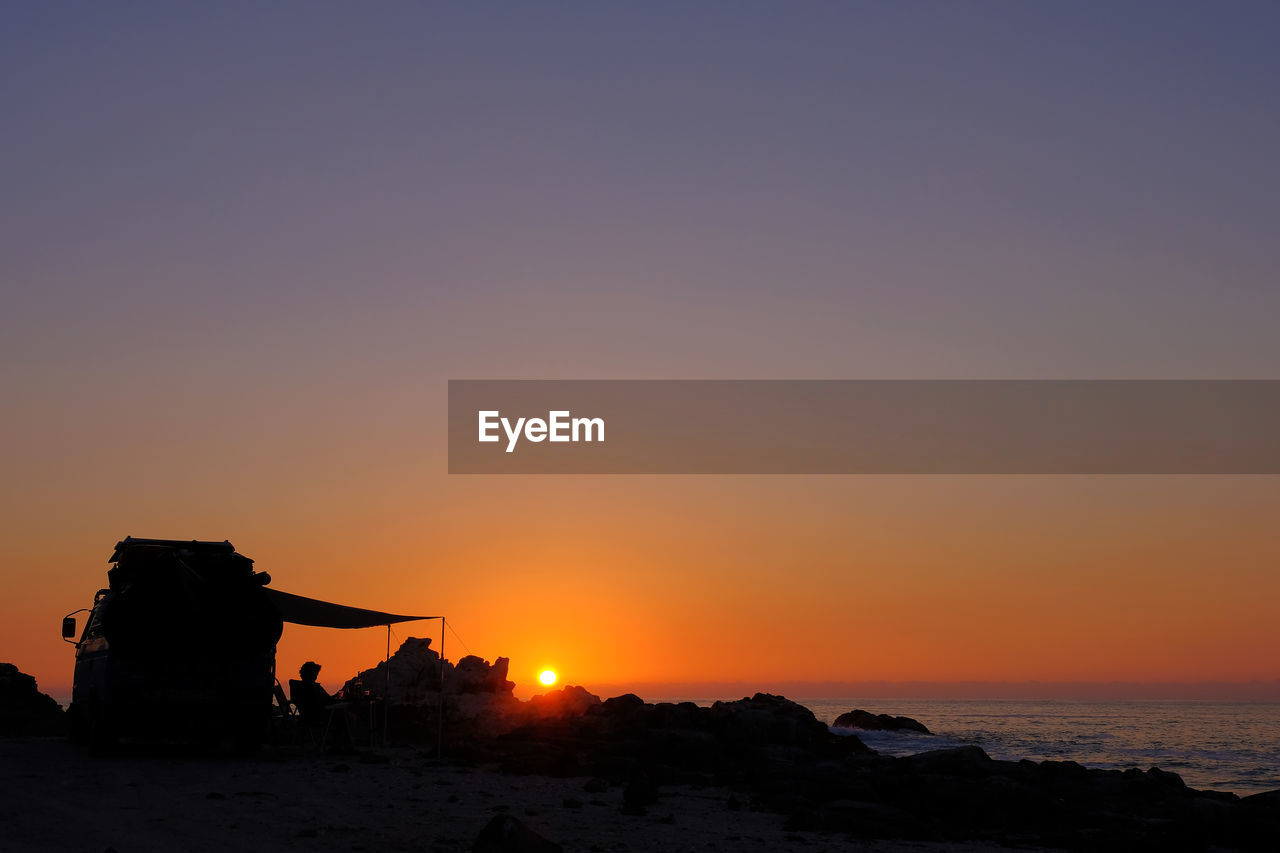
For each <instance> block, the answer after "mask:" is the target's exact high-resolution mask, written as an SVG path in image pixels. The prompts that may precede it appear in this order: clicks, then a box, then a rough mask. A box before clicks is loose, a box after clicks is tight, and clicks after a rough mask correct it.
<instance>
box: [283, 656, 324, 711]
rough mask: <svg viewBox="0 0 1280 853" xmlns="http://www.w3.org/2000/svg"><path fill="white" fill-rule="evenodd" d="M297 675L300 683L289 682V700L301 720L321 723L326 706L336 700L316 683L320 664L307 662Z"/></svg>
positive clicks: (311, 661)
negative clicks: (291, 701)
mask: <svg viewBox="0 0 1280 853" xmlns="http://www.w3.org/2000/svg"><path fill="white" fill-rule="evenodd" d="M298 675H299V676H301V678H302V680H301V681H292V680H291V681H290V682H289V693H290V697H289V698H290V699H292V700H293V704H294V706H295V707H296V708H297V709H298V713H299V714H301V715H302V719H304V720H306V721H307V722H316V721H323V720H324V711H325V708H326V706H328V705H331V704H333V702H335V701H336V700H335V698H334V697H333V696H330V695H329V691H327V690H325V689H324V688H323V687H321V686H320V684H319V683H318V682H317V681H316V678H317V677H318V676H319V675H320V664H318V663H316V662H315V661H313V660H309V661H307V662H306V663H304V664H303V665H302V667H301V668H300V669H299V670H298Z"/></svg>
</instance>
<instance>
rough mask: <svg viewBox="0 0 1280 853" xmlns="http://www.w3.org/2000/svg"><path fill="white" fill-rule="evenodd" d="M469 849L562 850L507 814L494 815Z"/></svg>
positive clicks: (481, 852) (502, 852)
mask: <svg viewBox="0 0 1280 853" xmlns="http://www.w3.org/2000/svg"><path fill="white" fill-rule="evenodd" d="M471 849H472V851H473V853H562V851H563V850H564V848H563V847H561V846H560V845H559V844H556V843H555V842H554V841H549V840H548V839H546V838H543V837H542V836H541V835H539V834H538V833H536V832H534V831H533V830H532V829H530V828H529V827H527V826H525V825H524V823H523V822H522V821H520V820H519V819H517V818H514V817H512V816H511V815H508V814H497V815H494V816H493V819H492V820H490V821H489V822H488V823H487V824H485V827H484V829H482V830H480V834H479V835H477V836H476V840H475V841H474V842H473V843H472V845H471Z"/></svg>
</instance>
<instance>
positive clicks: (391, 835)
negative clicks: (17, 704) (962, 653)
mask: <svg viewBox="0 0 1280 853" xmlns="http://www.w3.org/2000/svg"><path fill="white" fill-rule="evenodd" d="M384 759H385V760H384ZM587 781H588V780H586V779H583V778H581V777H578V778H549V777H543V776H518V775H510V774H503V773H499V772H496V771H492V770H486V769H481V768H476V767H469V766H465V765H458V764H453V763H450V762H448V761H446V762H444V763H440V762H436V761H434V760H432V759H430V758H429V757H426V755H425V754H424V753H423V752H421V751H419V750H415V749H411V748H397V749H391V750H387V751H385V752H382V753H379V754H378V755H377V760H376V761H370V760H369V759H368V758H367V757H365V758H362V757H361V756H331V755H321V754H312V755H303V756H293V757H280V756H273V755H271V754H270V753H267V754H264V755H263V756H262V757H259V758H253V759H232V758H216V757H202V756H195V755H191V754H190V753H187V752H183V751H179V750H177V749H176V748H156V749H149V750H146V751H145V752H137V753H127V754H125V755H122V756H116V757H113V758H109V759H100V758H93V757H89V756H87V755H85V754H84V753H83V752H82V751H79V750H77V749H75V748H73V747H72V746H71V745H70V744H69V743H67V742H66V741H65V740H62V739H59V738H0V789H2V790H3V791H4V792H5V796H4V797H3V800H2V801H0V827H3V829H2V830H0V836H2V837H0V849H4V850H6V851H13V853H25V851H51V850H57V851H86V853H104V851H108V850H114V851H117V853H147V851H172V850H185V851H190V853H215V851H253V850H264V851H266V850H270V851H279V850H305V851H361V850H368V851H379V853H382V851H399V850H405V851H408V850H412V851H434V852H436V853H445V851H465V850H470V849H471V846H472V843H473V842H474V841H475V839H476V836H477V835H478V834H479V833H480V831H481V829H483V828H484V826H485V825H486V824H487V823H488V822H489V821H490V820H491V819H492V818H493V816H494V815H496V814H501V813H504V812H505V813H506V814H510V815H512V816H514V817H516V818H518V819H519V820H520V821H522V822H524V823H525V824H526V825H527V826H528V827H529V828H531V829H533V830H534V831H536V832H538V833H539V834H541V835H543V836H544V837H546V838H547V839H550V840H551V841H554V842H557V843H559V844H561V845H563V847H564V849H565V850H566V851H577V850H581V851H650V850H652V851H701V853H706V851H715V850H724V851H770V850H803V851H812V852H813V853H823V851H837V850H868V851H879V853H898V851H948V853H962V851H980V850H989V849H1008V848H992V847H986V846H982V845H971V844H956V843H916V842H897V841H893V842H889V841H853V840H850V839H848V838H846V837H845V836H843V835H839V834H831V833H816V832H792V831H788V830H787V829H786V828H785V826H784V824H785V818H784V817H783V816H782V815H778V814H774V813H770V812H757V811H752V810H750V809H749V808H747V807H746V806H745V805H739V804H738V803H737V802H736V800H733V797H734V795H733V792H731V791H730V790H728V789H726V788H718V787H696V788H695V787H688V786H680V787H676V786H673V787H671V788H666V787H664V788H663V789H662V796H661V799H660V800H659V801H658V802H657V803H656V804H654V805H652V806H650V807H649V809H648V811H647V814H645V815H629V814H624V813H623V812H622V809H621V805H622V789H621V788H620V787H616V786H613V787H609V788H607V789H605V790H602V791H601V790H596V791H594V792H593V791H589V790H587V789H586V787H585V786H586V783H587ZM596 787H599V786H596ZM734 805H737V806H738V808H733V807H732V806H734Z"/></svg>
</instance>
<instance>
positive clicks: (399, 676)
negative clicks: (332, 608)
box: [346, 637, 515, 705]
mask: <svg viewBox="0 0 1280 853" xmlns="http://www.w3.org/2000/svg"><path fill="white" fill-rule="evenodd" d="M508 665H509V661H508V660H507V659H506V658H498V659H497V660H496V661H494V662H493V663H492V664H490V663H489V662H488V661H487V660H484V659H483V658H479V657H476V656H475V655H467V656H466V657H464V658H462V660H460V661H458V663H457V664H456V665H455V664H453V663H450V662H449V661H447V660H446V661H444V671H443V672H441V662H440V655H438V654H436V652H435V650H434V649H432V648H431V640H429V639H426V638H418V637H410V638H408V639H407V640H405V641H404V642H403V643H401V644H400V648H398V649H396V652H395V654H393V655H392V656H391V658H390V659H389V660H385V661H382V662H381V663H379V664H378V665H377V666H375V667H373V668H372V669H366V670H363V671H362V672H360V673H359V674H358V675H357V676H356V677H355V678H353V679H351V681H348V682H347V684H346V686H347V688H351V687H352V686H353V683H354V682H355V681H356V680H359V681H360V682H361V684H362V685H363V687H364V689H365V690H368V691H369V692H370V693H371V694H372V695H373V696H375V697H377V698H382V697H383V696H384V695H385V696H386V697H387V698H388V699H390V701H391V704H392V705H419V704H434V703H436V702H438V701H439V696H440V690H441V685H443V688H444V692H445V694H446V695H450V694H463V693H465V694H476V693H489V694H499V695H503V694H505V695H511V691H512V690H514V689H515V683H514V682H512V681H508V680H507V667H508Z"/></svg>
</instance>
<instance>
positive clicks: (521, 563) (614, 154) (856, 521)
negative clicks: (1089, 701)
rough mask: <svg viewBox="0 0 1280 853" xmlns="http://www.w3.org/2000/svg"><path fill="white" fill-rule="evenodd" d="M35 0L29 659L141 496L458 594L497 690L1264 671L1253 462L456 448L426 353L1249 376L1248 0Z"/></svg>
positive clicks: (1259, 242) (470, 374) (13, 545)
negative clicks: (894, 459) (252, 4)
mask: <svg viewBox="0 0 1280 853" xmlns="http://www.w3.org/2000/svg"><path fill="white" fill-rule="evenodd" d="M42 6H43V4H34V5H30V4H13V5H10V6H9V7H8V8H6V9H5V10H4V11H3V12H0V40H3V44H2V45H0V56H3V57H4V59H3V66H2V69H3V74H2V75H0V110H3V114H4V115H5V116H6V120H5V131H4V137H5V146H4V147H5V149H6V156H5V158H4V161H3V163H0V185H3V186H4V187H5V191H4V193H3V196H4V198H3V200H2V201H0V216H2V219H0V225H2V226H3V227H0V288H3V294H2V295H3V303H2V304H3V308H2V310H0V399H2V400H3V418H0V423H2V425H0V430H2V431H3V436H4V441H3V450H2V451H0V453H2V454H3V456H2V457H0V458H2V459H3V465H2V469H0V470H3V490H2V491H0V537H2V539H3V543H4V560H3V567H0V589H2V591H3V592H2V594H0V660H5V661H12V662H13V663H15V664H17V665H18V666H19V668H21V669H22V670H24V671H26V672H30V673H32V674H34V675H36V676H37V678H38V679H39V682H40V684H41V687H42V688H43V689H45V690H47V691H49V692H52V693H54V694H55V695H65V694H66V693H67V692H69V682H70V679H71V671H72V648H71V646H69V645H66V644H64V643H63V642H61V641H60V639H59V636H58V628H59V624H58V623H59V620H60V618H61V617H62V616H63V614H65V613H68V612H70V611H72V610H75V609H77V608H80V607H85V606H88V605H89V604H90V602H91V600H92V596H93V592H94V591H95V590H96V589H98V588H99V587H101V586H104V585H105V581H106V575H105V572H106V569H107V564H106V559H107V557H108V556H109V555H110V553H111V550H112V546H113V545H114V543H115V542H116V541H117V540H119V539H121V538H123V537H124V536H125V535H133V536H139V537H159V538H200V539H224V538H226V539H230V540H231V541H232V542H233V543H234V544H235V545H236V546H237V548H238V549H239V550H240V551H241V552H242V553H244V554H246V555H247V556H250V557H252V558H254V559H255V560H256V561H257V566H258V568H259V569H263V570H266V571H268V572H270V573H271V575H272V577H273V586H275V587H277V588H279V589H284V590H287V591H290V592H294V593H298V594H301V595H307V596H313V597H320V598H328V599H331V600H335V601H339V602H343V603H348V604H353V605H357V606H363V607H372V608H377V609H385V610H391V611H395V612H410V613H422V614H428V615H435V614H445V615H446V616H448V617H449V619H450V621H451V624H452V625H453V626H454V627H455V629H456V631H457V632H458V634H459V635H460V637H461V638H462V640H464V641H465V643H466V646H467V648H469V649H470V651H472V652H474V653H476V654H479V655H481V656H482V657H485V658H488V659H490V660H492V659H493V658H495V657H497V656H499V655H503V656H508V657H510V658H511V660H512V677H513V678H514V680H516V681H517V682H519V684H520V692H521V694H522V695H528V693H529V692H532V691H533V690H534V683H535V676H536V673H537V672H538V671H539V670H541V669H543V668H546V667H552V668H554V669H556V670H558V671H559V672H560V674H561V677H562V681H565V682H569V683H576V684H582V685H584V686H586V687H588V688H592V689H600V690H605V689H609V690H614V689H617V690H621V689H627V688H628V687H629V686H635V685H645V689H646V690H648V691H650V692H652V691H660V692H662V693H665V695H668V696H674V695H705V691H707V690H710V689H714V688H712V687H708V686H707V685H708V684H710V683H721V684H723V683H727V682H732V683H733V684H735V685H746V686H747V687H748V689H783V688H786V689H788V690H791V689H793V688H790V687H787V685H789V684H790V683H793V682H824V683H830V682H863V681H888V682H907V681H929V682H959V681H992V682H1025V681H1040V682H1106V681H1124V682H1140V683H1150V682H1197V683H1198V682H1233V683H1245V682H1255V681H1262V682H1276V681H1277V680H1280V631H1277V630H1276V615H1275V614H1276V612H1277V609H1278V606H1280V572H1278V571H1277V566H1280V536H1277V531H1278V530H1280V478H1277V477H1264V476H1257V477H1244V476H1242V477H1176V476H1169V477H1131V476H1128V477H997V476H991V477H982V476H970V477H924V476H915V477H908V476H903V477H840V476H831V477H728V476H716V477H693V476H667V477H649V476H577V477H574V476H450V475H448V474H447V473H446V445H445V429H446V420H445V419H446V406H445V403H446V383H447V381H448V380H449V379H450V378H457V379H466V378H762V379H768V378H851V379H853V378H966V377H973V378H1019V379H1035V378H1046V379H1050V378H1099V379H1110V378H1153V379H1164V378H1233V379H1244V378H1275V376H1276V365H1277V364H1280V343H1278V340H1280V339H1278V338H1277V336H1276V333H1275V319H1276V317H1277V316H1280V289H1278V288H1277V286H1276V280H1277V271H1278V270H1280V241H1277V240H1275V239H1274V237H1275V234H1274V225H1275V223H1276V222H1280V169H1278V168H1277V161H1276V158H1275V152H1276V151H1278V150H1280V108H1278V105H1277V102H1276V88H1275V86H1274V84H1273V81H1274V80H1276V79H1278V78H1280V67H1278V64H1280V59H1278V58H1277V54H1276V52H1275V51H1274V49H1273V47H1274V43H1273V42H1274V39H1273V38H1271V37H1270V36H1269V34H1274V32H1275V27H1274V26H1273V24H1274V10H1272V9H1270V8H1269V7H1267V6H1265V5H1259V6H1252V7H1249V6H1240V7H1232V8H1231V9H1227V10H1223V9H1215V8H1210V7H1209V6H1208V5H1205V6H1203V7H1199V6H1193V7H1189V8H1188V9H1180V10H1179V11H1178V12H1177V13H1176V14H1173V13H1169V14H1167V15H1150V14H1146V13H1139V11H1138V10H1137V9H1135V8H1125V9H1114V8H1110V7H1103V6H1099V7H1090V6H1089V5H1088V4H1079V6H1077V5H1076V4H1069V5H1062V6H1045V5H1043V4H1008V5H1005V6H1001V7H1000V8H1001V14H999V15H975V14H972V8H970V7H964V6H956V5H952V4H935V5H928V4H921V5H917V4H877V5H866V6H864V5H860V4H832V5H823V4H812V5H810V4H804V7H803V8H800V9H796V8H795V7H794V6H790V4H785V5H784V4H778V5H777V6H752V7H751V8H749V9H747V8H743V7H741V6H740V5H739V4H723V5H717V4H705V5H703V4H699V6H698V8H696V9H684V10H683V11H681V10H680V9H677V8H676V7H666V6H664V5H663V4H654V5H653V6H650V5H649V4H643V5H642V6H637V7H634V8H632V7H628V8H625V9H622V8H611V9H604V8H579V7H573V6H559V5H553V6H550V7H548V8H546V9H543V10H539V11H535V10H533V9H528V8H523V7H516V8H514V9H507V10H505V11H503V12H499V11H497V10H495V9H494V8H489V7H485V8H482V9H481V8H469V7H468V8H461V7H456V6H450V7H434V6H431V5H429V4H422V5H419V4H413V5H411V6H407V7H396V6H387V7H379V8H378V9H376V10H362V11H359V12H358V11H357V10H353V9H349V8H348V9H343V8H342V7H327V6H321V5H317V6H316V8H315V9H314V10H309V12H308V15H307V16H306V18H305V20H302V21H300V20H298V19H297V18H296V16H295V15H294V14H293V13H290V12H287V11H286V10H285V9H284V8H283V7H272V8H250V9H240V10H238V11H237V13H236V15H235V16H231V15H229V14H227V13H225V12H223V11H222V10H221V9H219V8H218V7H216V6H211V7H203V8H195V9H190V8H186V9H177V8H165V7H160V8H156V9H150V10H144V9H141V8H135V9H132V10H119V9H111V8H98V7H90V8H85V9H80V10H79V11H78V12H77V13H76V14H74V15H72V14H71V13H69V12H68V11H66V10H61V9H57V8H42ZM1104 8H1105V9H1109V11H1107V12H1106V14H1105V15H1103V16H1101V17H1100V16H1099V15H1100V12H1099V10H1100V9H1104ZM966 9H968V11H966ZM1259 19H1265V20H1259ZM190 630H192V631H202V630H209V628H208V627H207V626H197V625H192V626H191V628H190ZM395 631H396V637H397V638H401V639H402V638H404V637H406V636H422V635H427V636H432V637H435V638H437V639H435V642H437V643H438V642H439V640H438V636H439V623H434V622H433V623H421V625H420V626H414V625H402V626H398V627H397V628H396V629H395ZM174 641H175V642H181V638H180V637H175V638H174ZM384 643H385V634H384V633H383V632H382V631H381V630H378V629H373V630H368V631H356V632H350V631H347V632H340V631H324V630H319V629H307V628H297V627H287V628H286V633H285V636H284V639H283V640H282V642H281V645H280V649H279V664H280V668H281V670H282V671H293V670H296V668H297V666H298V665H299V664H300V663H301V662H302V661H303V660H306V659H307V658H314V659H316V660H318V661H320V662H321V663H322V664H323V665H324V671H323V673H322V674H321V681H322V682H324V683H325V684H326V685H328V686H329V687H330V688H335V687H336V686H337V685H338V684H339V683H340V682H341V681H343V680H344V679H346V678H347V677H349V676H350V675H353V674H354V673H355V671H356V670H357V669H358V668H364V667H368V666H372V665H373V664H375V663H376V662H377V661H378V660H379V659H380V658H381V656H382V654H383V650H384ZM446 651H447V652H448V654H449V656H450V657H451V658H454V659H456V657H457V656H458V654H459V653H461V652H463V651H464V649H463V648H462V646H461V644H460V643H459V641H458V639H457V638H456V637H454V636H453V635H452V634H450V635H448V636H447V638H446ZM1273 686H1274V685H1273ZM736 689H737V688H736V687H735V690H736ZM800 689H802V688H800ZM942 689H943V692H945V688H942ZM1046 692H1047V693H1052V692H1053V690H1052V689H1051V688H1046ZM1192 692H1194V691H1192ZM1273 692H1275V691H1273Z"/></svg>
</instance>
